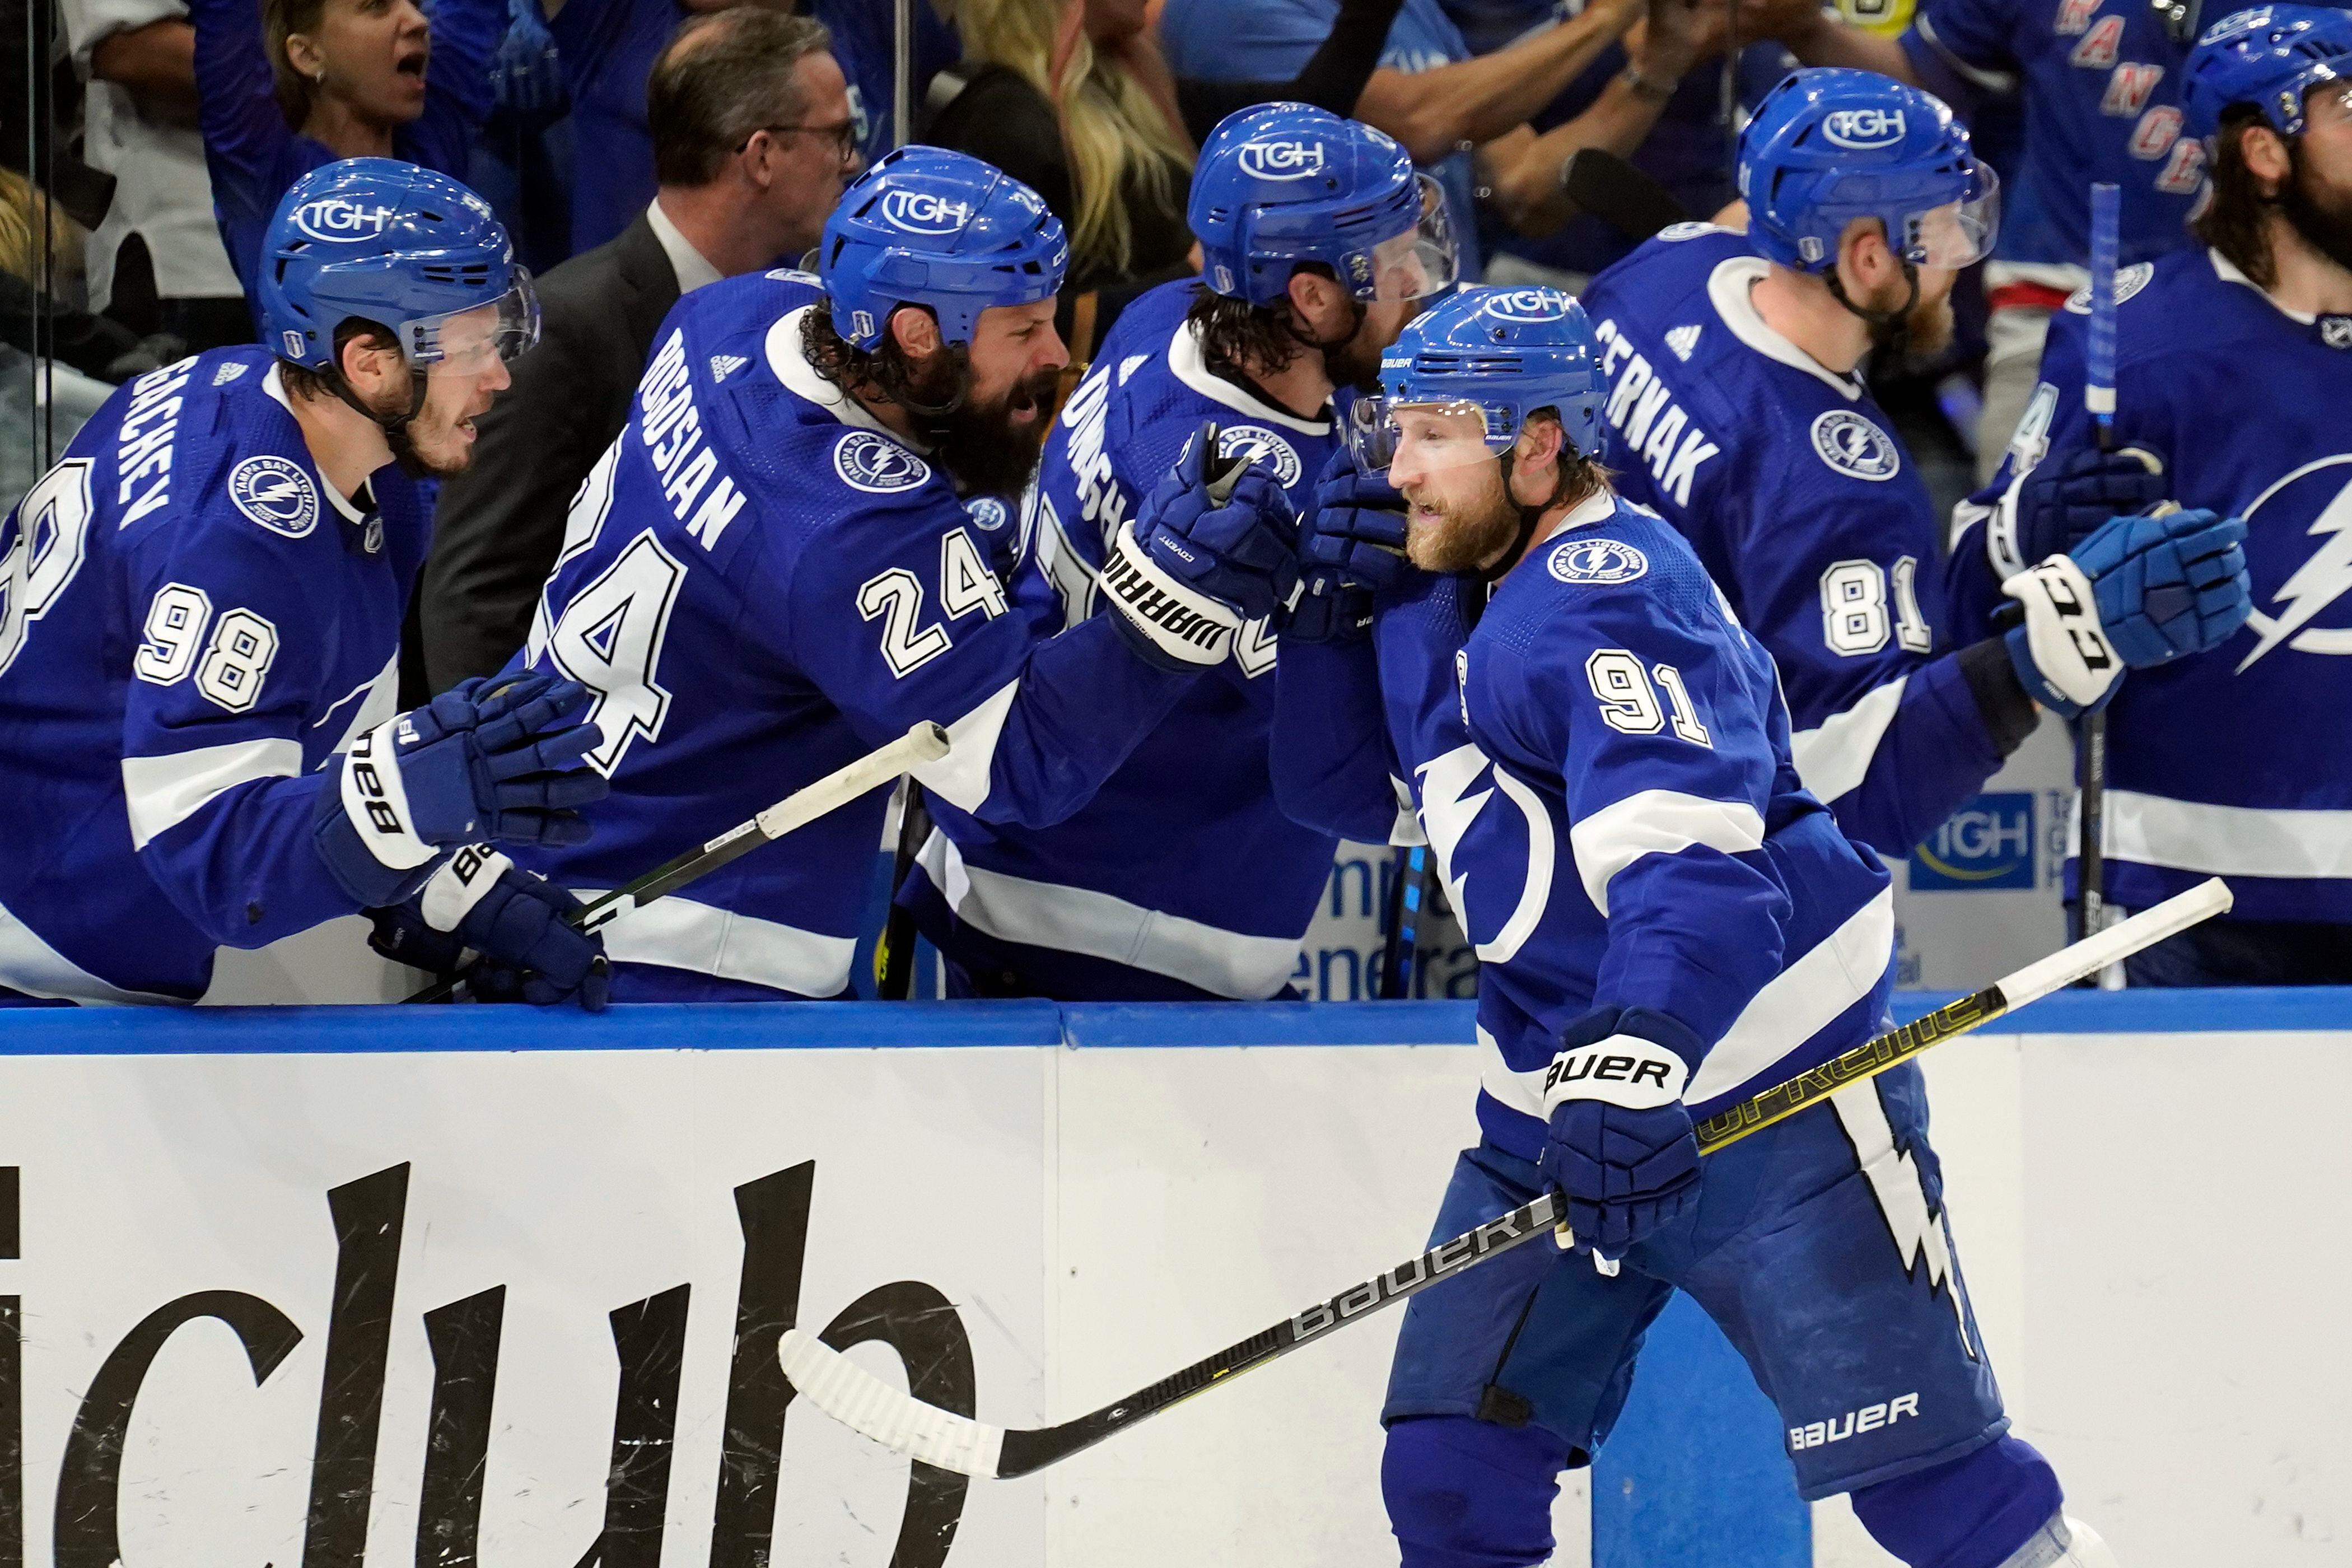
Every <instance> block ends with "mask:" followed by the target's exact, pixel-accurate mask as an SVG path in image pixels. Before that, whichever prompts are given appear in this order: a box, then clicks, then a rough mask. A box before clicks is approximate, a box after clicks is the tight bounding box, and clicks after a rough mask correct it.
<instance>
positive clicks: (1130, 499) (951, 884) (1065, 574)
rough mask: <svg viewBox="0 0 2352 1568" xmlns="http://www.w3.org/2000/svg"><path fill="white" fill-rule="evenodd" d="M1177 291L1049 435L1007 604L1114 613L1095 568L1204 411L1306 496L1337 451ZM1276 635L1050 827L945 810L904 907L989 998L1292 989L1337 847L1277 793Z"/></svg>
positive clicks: (1110, 343) (1123, 326)
mask: <svg viewBox="0 0 2352 1568" xmlns="http://www.w3.org/2000/svg"><path fill="white" fill-rule="evenodd" d="M1199 293H1200V285H1199V284H1198V283H1196V282H1192V281H1189V280H1187V281H1181V282H1175V283H1168V284H1163V285H1161V286H1160V288H1158V289H1153V290H1151V291H1150V293H1148V294H1145V295H1144V296H1143V297H1142V298H1140V299H1139V300H1137V301H1136V302H1135V303H1134V304H1132V305H1130V306H1129V307H1128V309H1127V310H1126V312H1125V313H1124V314H1123V315H1121V316H1120V318H1119V321H1118V326H1117V327H1116V328H1115V329H1113V331H1112V332H1111V334H1110V336H1109V337H1108V339H1106V340H1105V342H1104V343H1103V345H1102V348H1101V350H1100V352H1099V353H1097V355H1096V358H1095V362H1094V368H1093V370H1092V372H1091V373H1090V374H1088V375H1087V377H1086V379H1085V380H1084V381H1082V382H1080V383H1079V384H1078V387H1077V389H1076V391H1075V392H1074V393H1073V394H1072V395H1071V396H1070V400H1069V403H1068V404H1067V405H1066V406H1065V407H1064V408H1063V410H1062V413H1061V416H1060V418H1059V422H1058V423H1057V425H1056V426H1055V432H1054V435H1053V437H1052V439H1051V440H1049V441H1048V442H1047V443H1046V447H1045V464H1044V467H1043V468H1041V469H1040V470H1039V472H1038V478H1037V485H1036V488H1035V489H1034V492H1033V494H1032V497H1031V500H1030V503H1029V511H1030V515H1029V518H1028V521H1027V527H1028V530H1029V533H1030V549H1029V552H1028V558H1027V560H1026V562H1025V563H1024V566H1023V568H1022V570H1021V572H1020V574H1019V575H1018V577H1017V578H1016V580H1015V585H1014V593H1015V597H1016V599H1017V600H1018V602H1019V608H1020V609H1021V610H1022V611H1023V612H1024V613H1027V614H1032V615H1034V616H1038V617H1040V618H1041V619H1043V620H1044V621H1045V622H1046V623H1047V624H1049V625H1050V626H1055V627H1059V626H1078V625H1080V624H1081V623H1083V622H1085V621H1086V620H1087V619H1088V617H1090V616H1096V615H1097V614H1098V613H1099V614H1108V611H1102V610H1100V608H1099V606H1098V605H1097V597H1096V579H1097V574H1099V573H1100V571H1101V569H1102V563H1103V561H1104V558H1105V557H1106V555H1107V554H1108V552H1109V548H1110V545H1111V543H1112V542H1113V541H1114V540H1115V539H1116V538H1117V536H1118V531H1119V528H1120V526H1121V525H1122V524H1124V523H1127V522H1129V521H1132V520H1133V519H1134V517H1135V515H1136V512H1137V510H1138V508H1139V505H1140V503H1141V502H1142V500H1143V499H1144V497H1146V496H1148V495H1150V493H1151V490H1152V489H1153V487H1154V486H1156V485H1158V484H1159V483H1160V480H1161V479H1164V478H1165V477H1166V476H1167V474H1168V471H1169V470H1170V468H1172V467H1173V466H1174V465H1175V463H1176V460H1177V458H1178V456H1179V455H1180V454H1181V453H1182V452H1183V450H1184V449H1185V447H1186V446H1187V444H1188V443H1190V442H1191V441H1192V439H1193V437H1195V435H1196V434H1197V433H1198V431H1199V430H1200V428H1201V425H1202V421H1203V420H1214V421H1216V422H1217V424H1218V426H1219V427H1220V429H1221V431H1222V437H1221V447H1220V450H1221V451H1222V452H1223V454H1225V455H1227V456H1234V455H1239V454H1242V453H1247V454H1249V455H1251V456H1252V457H1254V458H1255V460H1256V462H1257V463H1258V464H1259V465H1261V466H1262V467H1264V468H1266V469H1268V470H1269V471H1271V472H1272V473H1273V475H1274V477H1275V478H1276V480H1277V481H1278V482H1279V483H1280V484H1281V485H1282V486H1283V488H1284V489H1286V490H1287V491H1288V492H1289V493H1290V496H1291V499H1292V500H1293V501H1294V503H1296V504H1298V505H1301V506H1304V505H1305V504H1306V503H1307V501H1308V500H1309V499H1310V498H1311V493H1312V491H1313V489H1314V484H1315V478H1316V475H1317V474H1318V473H1319V472H1320V471H1321V470H1322V467H1323V461H1324V459H1325V458H1327V457H1328V456H1329V454H1330V452H1331V450H1332V449H1333V447H1335V446H1336V445H1337V444H1338V437H1336V436H1335V434H1334V432H1333V428H1332V423H1331V411H1330V410H1329V409H1328V408H1325V409H1323V410H1320V411H1318V413H1317V414H1316V416H1314V417H1311V418H1307V417H1301V416H1298V415H1297V414H1295V413H1292V412H1291V411H1289V410H1287V409H1284V408H1281V407H1277V406H1276V405H1273V404H1270V403H1268V402H1267V401H1265V398H1264V396H1263V395H1261V394H1259V393H1257V392H1255V391H1253V390H1252V389H1250V388H1248V387H1246V386H1244V385H1242V384H1239V383H1236V382H1234V381H1233V380H1230V379H1227V378H1226V377H1224V376H1222V375H1220V374H1218V373H1217V372H1216V371H1215V370H1213V369H1212V368H1211V367H1210V366H1209V365H1208V364H1207V363H1204V361H1203V359H1202V352H1201V343H1200V339H1199V337H1198V335H1197V334H1196V333H1195V332H1194V331H1193V329H1192V327H1191V326H1190V325H1189V324H1188V323H1187V322H1186V320H1185V314H1186V312H1187V311H1188V310H1190V309H1191V307H1192V301H1193V300H1194V299H1196V298H1197V297H1198V296H1199ZM1275 655H1276V645H1275V637H1274V634H1273V632H1272V630H1271V629H1270V628H1269V627H1268V626H1266V624H1265V622H1264V621H1258V622H1255V623H1253V624H1252V625H1250V626H1247V627H1245V628H1244V630H1243V632H1242V635H1241V636H1240V637H1239V638H1237V639H1236V642H1235V647H1234V654H1233V657H1232V658H1230V659H1228V660H1227V661H1226V662H1225V663H1224V664H1223V666H1221V667H1219V668H1217V669H1216V670H1215V671H1213V673H1211V674H1209V675H1207V676H1205V677H1203V678H1202V679H1201V680H1200V681H1199V682H1197V683H1196V684H1195V685H1194V686H1193V688H1192V690H1190V691H1189V692H1187V693H1186V694H1185V695H1184V697H1183V698H1182V699H1181V700H1180V701H1179V702H1178V703H1177V704H1176V706H1175V707H1174V709H1172V710H1171V711H1170V712H1169V714H1168V716H1167V718H1166V719H1164V720H1163V721H1161V722H1160V725H1159V727H1158V728H1156V729H1154V730H1153V731H1151V732H1150V734H1149V735H1147V736H1145V737H1144V739H1143V741H1142V742H1141V743H1140V744H1139V745H1138V746H1137V747H1136V749H1135V752H1134V754H1133V755H1131V756H1130V757H1129V759H1128V761H1127V763H1125V764H1124V765H1123V766H1122V767H1120V768H1119V770H1118V772H1117V773H1113V774H1112V775H1111V776H1110V778H1109V779H1108V781H1106V782H1105V784H1103V786H1102V788H1101V789H1100V790H1098V791H1097V793H1096V795H1095V797H1094V799H1093V800H1091V801H1090V802H1088V803H1087V805H1084V806H1082V807H1080V808H1079V809H1078V811H1077V812H1076V813H1075V814H1074V815H1072V816H1069V817H1068V818H1066V819H1065V820H1063V821H1061V822H1058V823H1055V825H1054V826H1052V827H1050V828H1046V829H1044V830H1039V829H1036V828H1032V827H1027V826H1021V825H1018V824H997V825H992V824H989V823H984V822H979V821H975V820H974V819H972V818H971V816H966V815H965V814H963V813H961V812H959V811H956V810H955V809H953V808H952V807H947V808H944V809H941V810H940V811H939V812H938V813H937V814H936V816H937V817H938V820H939V822H940V832H938V833H936V834H934V835H933V836H932V837H931V839H930V841H929V844H927V845H926V846H925V847H924V850H923V855H922V858H921V861H920V863H919V868H918V869H917V871H916V872H915V873H914V875H913V876H912V877H911V879H910V880H909V882H908V888H907V889H906V890H905V893H904V894H903V895H902V897H903V899H904V901H906V902H908V904H909V905H911V906H912V907H913V908H914V909H915V910H917V911H918V917H919V921H920V923H921V925H922V928H923V931H924V934H925V935H927V936H929V938H930V939H931V940H932V942H934V943H936V944H937V945H938V946H939V948H940V951H941V952H945V953H947V954H948V956H949V957H950V958H951V959H953V960H955V961H956V962H957V963H959V964H960V965H961V966H962V967H963V969H964V970H965V971H966V973H969V974H971V975H973V976H974V977H975V978H976V981H978V980H979V979H980V977H983V976H984V977H987V981H986V988H989V989H997V988H1002V989H1004V990H1015V991H1020V992H1023V993H1024V994H1033V995H1034V994H1043V995H1049V996H1054V997H1057V998H1060V999H1063V1000H1076V1001H1085V1000H1119V1001H1140V1000H1173V999H1183V998H1196V997H1203V996H1210V997H1237V998H1251V999H1262V998H1265V997H1269V996H1274V995H1276V994H1280V993H1281V992H1282V991H1283V989H1284V987H1285V986H1286V985H1287V984H1288V983H1289V981H1290V978H1291V975H1292V973H1293V971H1294V969H1295V967H1296V965H1297V957H1298V944H1299V940H1300V938H1301V937H1303V936H1304V935H1305V933H1306V931H1307V924H1308V922H1309V921H1312V920H1313V918H1314V913H1315V905H1316V902H1317V900H1318V899H1319V898H1320V897H1321V896H1322V891H1323V886H1324V883H1325V881H1326V879H1328V876H1329V874H1330V869H1331V858H1332V851H1333V849H1334V848H1335V847H1336V841H1335V840H1334V839H1333V838H1332V837H1330V835H1328V834H1326V833H1319V832H1317V831H1315V830H1314V829H1312V828H1307V827H1303V826H1299V825H1298V824H1297V823H1295V822H1293V821H1291V820H1290V819H1289V818H1288V817H1287V816H1284V815H1283V813H1282V811H1281V809H1280V808H1279V807H1278V806H1277V805H1276V797H1275V789H1274V785H1273V782H1272V780H1271V777H1270V764H1269V759H1268V755H1267V733H1268V727H1269V723H1270V721H1271V719H1272V715H1273V708H1274V699H1275V686H1276V680H1275Z"/></svg>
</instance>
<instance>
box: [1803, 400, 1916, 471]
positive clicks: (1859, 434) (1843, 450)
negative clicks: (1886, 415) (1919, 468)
mask: <svg viewBox="0 0 2352 1568" xmlns="http://www.w3.org/2000/svg"><path fill="white" fill-rule="evenodd" d="M1813 450H1814V451H1815V452H1816V453H1818V454H1819V455H1820V457H1821V459H1822V462H1824V463H1827V464H1828V465H1829V466H1830V467H1831V468H1835V469H1836V470H1837V471H1838V472H1839V473H1841V474H1844V475H1847V476H1848V477H1850V478H1853V479H1868V480H1870V481H1871V482H1872V483H1874V484H1876V483H1879V482H1882V481H1884V480H1886V479H1893V478H1894V477H1895V475H1896V474H1898V473H1900V472H1901V471H1902V468H1903V449H1902V448H1901V447H1897V446H1896V445H1895V437H1892V436H1889V435H1888V434H1887V433H1886V432H1885V431H1884V430H1881V429H1880V428H1879V427H1878V426H1875V425H1874V424H1872V423H1871V422H1870V421H1869V420H1867V419H1865V418H1864V417H1863V416H1861V415H1859V414H1855V413H1853V412H1851V411H1850V410H1847V409H1843V408H1832V409H1831V410H1830V411H1829V412H1828V413H1826V414H1824V415H1822V416H1821V417H1820V418H1819V419H1816V420H1814V421H1813Z"/></svg>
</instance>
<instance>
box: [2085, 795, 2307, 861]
mask: <svg viewBox="0 0 2352 1568" xmlns="http://www.w3.org/2000/svg"><path fill="white" fill-rule="evenodd" d="M2106 801H2107V804H2106V815H2105V825H2104V828H2103V833H2104V837H2105V845H2104V847H2105V851H2106V856H2107V858H2108V859H2110V860H2136V861H2137V862H2139V863H2140V864H2141V865H2144V866H2167V867H2170V868H2173V869H2175V870H2181V871H2201V872H2205V873H2207V874H2210V875H2212V876H2219V877H2291V878H2320V877H2352V811H2292V810H2263V809H2259V808H2256V807H2252V806H2242V805H2206V804H2204V803H2203V802H2201V801H2193V800H2171V799H2168V798H2166V797H2165V796H2163V795H2143V794H2141V793H2140V792H2138V791H2137V790H2126V789H2111V790H2109V791H2108V792H2107V796H2106ZM2081 837H2082V824H2081V818H2080V816H2072V817H2071V819H2070V820H2069V822H2068V823H2067V826H2066V842H2067V843H2068V844H2070V845H2071V844H2074V843H2078V842H2080V841H2081Z"/></svg>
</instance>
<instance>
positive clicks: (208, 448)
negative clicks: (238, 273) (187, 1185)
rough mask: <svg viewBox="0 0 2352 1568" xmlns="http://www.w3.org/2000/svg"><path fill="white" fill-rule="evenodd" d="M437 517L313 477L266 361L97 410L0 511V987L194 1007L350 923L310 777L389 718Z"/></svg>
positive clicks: (322, 784)
mask: <svg viewBox="0 0 2352 1568" xmlns="http://www.w3.org/2000/svg"><path fill="white" fill-rule="evenodd" d="M426 526H427V525H426V522H425V518H424V516H423V515H422V512H421V509H420V508H419V507H418V505H417V500H416V494H415V487H414V486H413V485H412V484H411V483H410V481H409V480H408V479H405V478H404V477H403V476H402V474H401V472H400V470H399V469H398V468H383V469H379V470H378V471H377V472H376V473H375V474H374V476H373V478H371V479H370V480H369V481H368V484H367V486H366V487H365V488H364V489H362V490H361V492H360V498H359V500H357V501H356V502H353V501H349V500H345V498H344V497H343V496H342V495H341V493H339V492H338V491H337V490H336V489H334V488H333V487H332V486H331V485H329V484H327V483H326V482H325V481H324V480H323V479H321V478H320V474H319V470H318V468H317V467H316V466H315V465H314V464H313V463H312V461H311V458H310V449H309V447H308V446H307V445H306V444H305V442H304V440H303V437H302V432H301V428H300V426H298V425H297V424H296V423H295V421H294V416H293V414H292V413H291V411H290V409H289V405H288V404H287V401H286V395H285V392H284V389H283V387H282V386H281V385H280V384H279V379H278V370H277V367H276V364H275V363H274V362H273V361H272V360H271V358H270V356H269V355H268V353H266V352H264V351H262V350H260V349H253V348H245V349H226V350H221V351H218V352H215V353H207V354H202V355H199V356H197V357H195V358H193V359H185V360H182V361H181V362H179V363H177V364H173V365H167V366H165V367H164V368H163V369H161V370H155V371H151V372H149V373H148V374H145V375H142V376H141V377H139V378H138V379H137V380H136V381H133V382H131V384H129V385H127V386H124V387H123V388H121V390H120V391H118V392H116V393H115V394H114V395H113V396H112V397H110V398H109V399H108V400H107V402H106V405H105V406H103V407H102V408H100V410H99V412H98V414H97V415H96V416H94V417H92V418H91V420H90V421H89V424H87V425H85V426H83V427H82V429H81V433H80V434H79V435H78V436H77V437H74V440H73V443H72V445H70V446H69V447H67V448H66V455H65V458H64V459H63V460H62V461H60V462H59V463H58V466H57V467H56V468H52V469H50V470H49V472H48V474H47V477H46V478H44V479H42V480H41V481H40V483H39V484H37V485H36V486H35V487H34V488H33V489H32V491H31V492H30V493H29V494H28V495H26V498H25V500H23V502H22V503H21V504H19V505H18V507H17V509H16V511H14V512H13V513H11V514H10V516H9V519H8V521H7V523H6V524H5V526H0V844H5V846H6V850H5V853H0V988H5V989H6V990H11V991H15V992H18V993H21V994H26V995H30V996H38V997H52V998H66V999H71V1000H75V1001H81V1002H155V1001H180V1002H185V1001H193V1000H194V999H195V998H196V997H198V996H200V995H202V994H203V993H204V991H205V986H206V985H207V984H209V983H210V981H211V977H212V967H213V953H214V951H215V949H216V948H219V947H221V946H224V945H226V946H232V947H258V946H261V945H263V944H264V943H266V942H273V941H276V940H277V939H278V938H279V937H281V936H286V935H289V934H291V933H292V932H295V931H303V930H306V929H308V928H309V927H310V926H314V925H317V924H319V923H320V922H321V921H326V920H330V919H332V918H333V917H335V916H337V915H343V914H350V913H352V912H354V911H355V910H356V909H357V907H358V906H357V904H356V903H355V902H354V900H352V897H351V896H350V895H349V894H347V893H346V892H344V890H343V889H342V888H341V885H340V884H339V883H338V882H337V881H336V880H335V879H334V878H333V876H332V875H331V873H330V872H329V870H328V868H327V865H326V862H325V861H324V860H322V859H321V858H320V856H319V854H318V852H317V850H316V849H315V848H313V847H312V845H313V837H312V815H313V813H314V812H315V811H316V809H317V807H318V797H319V795H320V791H321V790H322V789H328V788H331V787H332V786H331V783H330V775H328V774H324V773H320V771H319V770H320V768H321V767H322V766H323V764H324V763H326V762H327V761H328V759H329V758H330V757H331V756H332V755H334V754H335V753H336V752H340V751H341V750H342V749H343V748H344V747H345V746H346V745H347V744H348V743H349V742H350V740H351V739H352V737H353V736H355V735H357V734H359V733H361V732H362V731H364V730H366V729H367V728H369V727H371V726H373V725H375V724H378V723H381V722H382V721H384V720H385V719H388V718H390V717H391V716H392V714H393V711H394V706H395V699H396V697H397V694H398V676H397V668H396V667H397V653H398V646H399V640H400V623H401V616H402V612H403V611H404V609H405V608H406V606H407V603H408V590H409V584H410V583H411V582H412V581H413V580H414V579H415V574H416V569H417V566H418V564H419V563H420V562H422V561H423V559H424V555H425V533H426Z"/></svg>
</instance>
